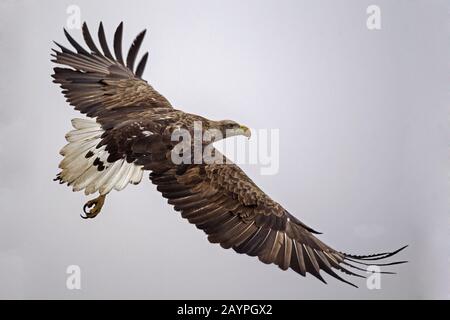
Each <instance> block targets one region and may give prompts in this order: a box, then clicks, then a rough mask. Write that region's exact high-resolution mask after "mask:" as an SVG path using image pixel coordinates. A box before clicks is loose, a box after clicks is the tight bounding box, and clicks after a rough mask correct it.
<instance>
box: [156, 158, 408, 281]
mask: <svg viewBox="0 0 450 320" xmlns="http://www.w3.org/2000/svg"><path fill="white" fill-rule="evenodd" d="M150 179H151V180H152V182H153V183H154V184H156V185H157V189H158V191H160V192H161V193H162V195H163V197H165V198H167V199H168V202H169V204H172V205H174V208H175V210H176V211H181V215H182V217H183V218H185V219H188V221H189V222H190V223H193V224H195V225H196V226H197V228H199V229H201V230H203V231H204V232H205V233H206V234H207V235H208V240H209V241H210V242H212V243H219V244H220V245H221V246H222V247H223V248H226V249H228V248H233V249H234V250H235V251H236V252H238V253H245V254H247V255H249V256H257V257H258V258H259V260H261V261H262V262H264V263H267V264H269V263H274V264H276V265H278V266H279V267H280V268H281V269H283V270H286V269H288V268H291V269H293V270H294V271H296V272H297V273H299V274H301V275H303V276H305V275H306V273H310V274H312V275H314V276H315V277H317V278H318V279H320V280H321V281H323V282H325V280H324V279H323V277H322V276H321V274H320V270H323V271H324V272H326V273H328V274H330V275H331V276H333V277H335V278H337V279H339V280H341V281H343V282H346V283H348V284H350V285H353V286H354V284H352V283H350V282H348V281H347V280H345V279H344V278H342V277H341V276H339V275H338V274H337V273H336V272H335V270H339V271H342V272H344V273H346V274H349V275H353V276H357V277H364V275H361V274H358V273H357V272H356V271H357V270H360V271H364V274H365V273H366V272H365V271H366V269H364V268H363V267H364V266H366V265H378V266H385V265H393V264H399V263H403V262H404V261H399V262H391V263H384V264H383V263H377V261H376V260H380V259H384V258H388V257H390V256H392V255H394V254H396V253H397V252H399V251H400V250H402V249H403V248H401V249H399V250H397V251H394V252H387V253H381V254H375V255H371V256H354V255H349V254H345V253H341V252H338V251H336V250H334V249H332V248H331V247H329V246H327V245H326V244H324V243H323V242H322V241H320V240H319V239H318V238H317V237H316V236H315V235H314V233H317V232H315V231H314V230H313V229H311V228H310V227H308V226H306V225H305V224H303V223H302V222H301V221H299V220H298V219H297V218H295V217H294V216H292V215H291V214H290V213H289V212H287V211H286V210H285V209H284V208H283V207H282V206H281V205H279V204H278V203H276V202H275V201H273V200H272V199H270V198H269V197H268V196H267V195H266V194H265V193H264V192H262V191H261V190H260V189H259V188H258V187H257V186H256V185H255V184H254V182H253V181H252V180H251V179H250V178H248V177H247V175H246V174H245V173H244V172H243V171H242V170H241V169H240V168H239V167H238V166H237V165H234V164H209V165H192V166H190V167H178V168H171V169H170V170H167V171H165V172H163V173H155V172H153V173H151V175H150ZM355 264H359V265H360V266H358V265H355ZM350 268H352V269H354V271H351V270H350ZM386 273H389V272H386Z"/></svg>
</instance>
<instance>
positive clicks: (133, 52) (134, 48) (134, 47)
mask: <svg viewBox="0 0 450 320" xmlns="http://www.w3.org/2000/svg"><path fill="white" fill-rule="evenodd" d="M146 31H147V30H144V31H142V32H141V33H139V34H138V35H137V37H136V39H134V41H133V43H132V44H131V47H130V50H128V55H127V67H128V69H130V70H131V71H133V69H134V61H135V60H136V56H137V53H138V51H139V48H140V47H141V44H142V41H143V40H144V37H145V32H146Z"/></svg>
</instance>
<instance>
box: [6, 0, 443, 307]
mask: <svg viewBox="0 0 450 320" xmlns="http://www.w3.org/2000/svg"><path fill="white" fill-rule="evenodd" d="M73 4H75V5H77V6H78V7H79V8H80V10H81V20H82V21H84V20H86V21H87V22H88V24H89V25H90V26H91V28H92V33H95V30H96V28H97V25H98V22H99V21H103V22H104V26H105V30H106V33H107V36H108V37H109V38H110V39H111V38H112V35H113V33H114V29H115V27H116V26H117V24H118V23H119V22H120V21H124V42H123V43H124V45H126V46H128V44H129V43H130V41H131V40H132V38H133V37H134V36H135V35H136V34H137V33H138V32H139V31H141V30H142V29H144V28H146V29H148V33H147V38H146V40H145V41H144V43H143V45H142V49H141V50H142V52H145V51H147V50H148V51H149V54H150V56H149V61H148V67H147V70H146V72H145V73H144V78H145V79H147V80H148V81H149V82H150V83H151V84H152V85H153V86H154V87H155V88H156V89H157V90H159V91H160V92H161V93H162V94H163V95H165V96H166V97H167V98H168V99H169V101H171V103H172V104H173V105H174V106H175V107H177V108H180V109H182V110H184V111H187V112H191V113H196V114H200V115H203V116H206V117H208V118H212V119H233V120H236V121H238V122H239V123H244V124H246V125H248V126H250V127H252V128H257V129H258V128H259V129H278V130H279V136H280V143H279V157H280V159H279V160H280V161H279V170H278V173H276V174H274V175H261V174H260V167H259V166H258V165H244V166H243V168H244V169H245V170H246V172H247V173H248V174H249V176H250V177H251V178H252V179H253V180H254V181H255V182H256V183H257V184H258V185H259V186H260V187H261V188H262V189H263V190H264V191H265V192H267V193H268V194H269V195H270V196H271V197H272V198H273V199H275V200H277V201H279V202H280V203H281V204H282V205H283V206H284V207H285V208H286V209H287V210H289V211H290V212H291V213H292V214H294V215H295V216H296V217H298V218H299V219H301V220H302V221H303V222H305V223H306V224H308V225H310V226H312V227H313V228H315V229H317V230H319V231H321V232H323V233H324V234H323V235H320V239H321V240H323V241H324V242H326V243H327V244H329V245H330V246H332V247H334V248H336V249H337V250H340V251H345V252H348V253H354V254H369V253H374V252H379V251H385V250H392V249H396V248H398V247H400V246H403V245H405V244H409V245H410V247H409V248H408V249H407V250H405V251H404V252H402V253H401V255H400V256H399V257H398V258H399V259H405V260H409V261H410V263H409V264H407V265H401V266H395V267H392V268H390V269H391V270H393V271H396V272H398V274H397V275H394V276H383V277H382V282H381V289H380V290H368V289H367V288H366V286H365V282H364V281H362V280H358V279H356V280H355V283H356V284H358V285H359V286H360V288H359V289H354V288H352V287H350V286H347V285H345V284H343V283H340V282H338V281H335V280H334V279H332V278H329V277H328V276H325V278H326V280H328V282H329V284H328V285H324V284H322V283H320V282H319V281H317V280H316V279H314V278H313V277H312V276H310V275H309V276H308V277H306V278H303V277H301V276H299V275H298V274H296V273H295V272H293V271H289V272H283V271H281V270H279V269H278V268H277V267H275V266H273V265H270V266H268V265H264V264H262V263H260V262H259V261H258V260H257V259H255V258H250V257H247V256H243V255H238V254H236V253H234V252H233V251H231V250H223V249H222V248H220V247H219V246H218V245H212V244H210V243H208V241H207V240H206V237H205V235H204V234H203V233H202V232H201V231H200V230H197V229H196V228H195V226H193V225H190V224H189V223H188V222H187V221H184V220H183V219H182V218H181V216H180V215H179V213H176V212H174V211H173V210H172V208H171V207H170V206H169V205H167V203H166V201H165V200H164V199H163V198H162V197H161V196H160V194H159V193H158V192H156V190H155V187H154V186H153V185H152V184H151V183H150V182H149V181H148V178H147V174H145V175H144V179H143V180H142V182H141V183H140V184H139V185H138V186H128V187H127V188H126V189H125V190H123V191H121V192H115V191H113V192H112V194H111V195H110V196H109V197H108V198H107V201H106V204H105V206H104V208H103V210H102V213H101V214H100V216H98V217H97V218H96V219H93V220H83V219H81V218H80V217H79V214H80V213H81V208H82V205H83V204H84V203H85V202H86V201H87V200H88V199H87V198H86V197H85V196H84V195H83V194H82V193H73V192H72V191H71V189H70V188H68V187H66V186H62V185H59V184H58V183H55V182H53V181H52V179H53V178H54V176H55V174H56V173H57V172H58V163H59V162H60V160H61V156H60V155H59V153H58V151H59V150H60V148H61V147H62V146H63V145H64V144H65V140H64V135H65V133H66V132H67V131H69V130H70V129H71V126H70V119H72V118H74V117H79V116H80V115H79V114H78V113H77V112H75V111H73V110H72V108H71V107H69V106H68V105H67V104H66V102H65V99H64V98H63V96H62V95H61V93H60V89H59V88H58V87H57V86H56V85H55V84H53V83H52V82H51V77H50V74H51V73H52V67H53V66H52V63H51V62H50V49H51V47H52V46H53V44H52V40H57V41H58V42H60V43H63V44H67V41H66V40H65V39H64V36H63V32H62V28H63V27H64V26H66V23H67V18H68V16H69V15H68V14H67V8H68V7H69V5H73ZM371 4H376V5H378V6H379V8H380V9H381V29H380V30H369V29H368V28H367V26H366V20H367V17H368V15H367V13H366V9H367V7H368V6H369V5H371ZM449 11H450V4H449V3H448V1H425V0H423V1H375V2H374V1H372V0H371V1H365V0H354V1H339V2H338V1H332V0H328V1H324V0H321V1H317V0H314V1H312V0H311V1H286V0H282V1H256V0H252V1H249V0H246V1H237V0H236V1H235V0H233V1H210V0H208V1H206V0H204V1H181V0H180V1H148V0H146V1H133V2H129V1H112V0H109V1H95V2H94V1H82V0H75V1H72V0H71V1H24V0H22V1H12V0H6V1H5V0H2V1H1V2H0V59H1V61H2V63H1V64H0V72H1V75H2V76H1V77H0V96H1V107H0V169H1V177H2V179H1V181H0V201H1V210H0V211H1V213H0V298H32V299H34V298H63V299H70V298H75V299H78V298H88V299H89V298H156V299H157V298H210V299H214V298H247V299H260V298H265V299H310V298H325V299H360V298H368V299H390V298H450V294H449V284H450V274H449V252H450V250H449V249H450V248H449V244H450V241H449V240H450V239H449V238H450V232H449V231H450V230H449V223H450V219H449V212H450V201H449V195H450V188H449V170H448V168H449V166H448V162H449V159H450V157H449V141H450V140H449V138H450V130H449V129H450V127H449V120H450V117H449V105H450V101H449V100H450V99H449V94H448V93H449V88H450V78H449V75H450V73H449V71H450V70H449V68H450V64H449V62H450V60H449V57H450V19H449V14H448V12H449ZM70 32H71V33H72V34H73V35H74V37H75V38H76V39H80V38H81V32H80V30H70ZM89 199H90V198H89ZM69 265H77V266H79V267H80V269H81V289H80V290H68V289H67V288H66V279H67V277H68V275H67V274H66V269H67V267H68V266H69Z"/></svg>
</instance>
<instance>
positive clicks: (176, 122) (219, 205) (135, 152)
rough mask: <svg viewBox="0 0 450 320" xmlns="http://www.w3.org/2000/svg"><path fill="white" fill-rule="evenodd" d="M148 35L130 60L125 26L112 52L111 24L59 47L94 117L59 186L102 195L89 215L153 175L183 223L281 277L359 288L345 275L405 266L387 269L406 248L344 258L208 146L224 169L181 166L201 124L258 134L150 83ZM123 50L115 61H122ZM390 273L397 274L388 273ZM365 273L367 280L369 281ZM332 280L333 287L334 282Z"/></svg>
mask: <svg viewBox="0 0 450 320" xmlns="http://www.w3.org/2000/svg"><path fill="white" fill-rule="evenodd" d="M145 32H146V31H145V30H144V31H142V32H141V33H139V34H138V35H137V37H136V38H135V40H134V41H133V43H132V45H131V47H130V49H129V51H128V53H127V56H126V57H125V58H124V56H123V55H122V34H123V23H120V24H119V26H118V27H117V29H116V31H115V34H114V41H113V43H114V45H113V48H112V50H111V49H110V47H109V46H108V44H107V40H106V39H107V38H106V34H105V31H104V28H103V25H102V23H100V25H99V28H98V42H99V45H100V46H98V45H97V44H96V43H95V42H94V40H93V38H92V36H91V34H90V32H89V29H88V27H87V25H86V23H84V24H83V26H82V33H83V38H84V41H85V42H86V45H87V48H85V47H83V46H82V45H80V44H79V43H78V42H76V41H75V40H74V39H73V38H72V37H71V35H70V34H69V33H68V32H67V31H66V30H64V33H65V36H66V37H67V40H68V41H69V43H70V44H71V45H72V47H73V48H72V49H68V48H66V47H64V46H62V45H60V44H58V43H56V42H55V44H56V46H57V47H58V48H57V49H53V53H52V57H53V59H52V61H53V62H55V63H56V64H58V65H62V66H57V67H55V68H54V74H53V75H52V77H53V78H54V80H53V82H55V83H57V84H59V85H60V87H61V88H62V93H63V94H64V96H65V97H66V99H67V102H68V103H69V104H70V105H72V106H73V107H74V108H75V109H76V110H78V111H79V112H81V113H82V114H84V115H86V116H87V117H84V118H76V119H73V120H72V126H73V128H74V129H73V130H72V131H70V132H68V133H67V134H66V139H67V141H68V144H67V145H66V146H64V147H63V148H62V149H61V151H60V153H61V155H62V156H63V157H64V158H63V160H62V161H61V163H60V165H59V167H60V169H61V171H60V172H59V173H58V174H57V176H56V178H55V180H57V181H59V182H60V183H61V184H63V183H67V185H68V186H72V187H73V191H82V190H84V192H85V194H86V195H90V194H94V193H97V192H98V197H97V198H95V199H92V200H89V201H87V202H86V204H85V205H84V207H83V210H84V212H85V216H83V217H84V218H94V217H95V216H97V215H98V214H99V212H100V211H101V209H102V207H103V205H104V202H105V199H106V196H107V195H108V194H109V193H110V192H111V191H112V190H113V189H115V190H119V191H120V190H122V189H124V188H125V187H126V186H127V185H128V184H138V183H139V182H140V181H141V180H142V176H143V173H144V171H149V172H150V180H151V181H152V183H153V184H155V185H156V186H157V187H156V188H157V190H158V191H159V192H160V193H161V194H162V196H163V197H164V198H167V199H168V203H169V204H171V205H172V206H173V207H174V209H175V210H176V211H179V212H181V216H182V217H183V218H185V219H187V220H188V221H189V222H190V223H192V224H195V225H196V226H197V228H199V229H201V230H203V231H204V232H205V233H206V234H207V235H208V240H209V241H210V242H211V243H218V244H220V245H221V246H222V247H223V248H225V249H228V248H233V249H234V250H235V251H236V252H237V253H241V254H242V253H245V254H247V255H249V256H256V257H258V258H259V260H260V261H262V262H263V263H266V264H272V263H273V264H276V265H277V266H278V267H279V268H281V269H282V270H287V269H289V268H290V269H292V270H294V271H295V272H297V273H299V274H301V275H302V276H305V275H306V273H310V274H312V275H313V276H315V277H317V278H318V279H319V280H321V281H322V282H325V280H324V278H323V277H322V275H321V273H320V271H321V270H322V271H324V272H326V273H328V274H329V275H331V276H332V277H334V278H337V279H339V280H341V281H343V282H345V283H348V284H350V285H352V286H355V285H354V284H353V283H351V282H350V281H348V280H346V279H345V278H343V277H341V275H342V274H341V275H339V274H338V273H336V271H340V272H343V273H345V274H347V275H351V276H356V277H365V276H366V274H367V273H366V267H367V266H369V265H377V266H380V267H381V266H387V265H394V264H400V263H404V262H406V261H395V262H390V263H388V262H383V261H381V262H380V261H379V260H383V259H385V258H389V257H391V256H393V255H394V254H396V253H398V252H399V251H401V250H403V249H404V248H405V247H406V246H405V247H402V248H400V249H398V250H395V251H392V252H385V253H379V254H373V255H359V256H358V255H351V254H346V253H342V252H340V251H337V250H335V249H333V248H331V247H330V246H328V245H326V244H325V243H323V242H322V241H320V240H319V239H318V238H317V234H319V232H316V231H315V230H313V229H312V228H311V227H309V226H307V225H305V224H304V223H303V222H301V221H300V220H299V219H297V218H296V217H295V216H293V215H292V214H290V213H289V212H288V211H287V210H286V209H284V208H283V207H282V206H281V205H280V204H279V203H277V202H275V201H274V200H272V199H271V198H270V197H269V196H268V195H266V194H265V193H264V192H263V191H262V190H261V189H260V188H259V187H258V186H257V185H256V184H255V183H254V182H253V181H252V180H251V179H250V178H249V177H248V176H247V175H246V174H245V173H244V172H243V171H242V170H241V169H240V168H239V167H238V166H237V165H236V164H234V163H232V162H231V161H230V160H229V159H226V158H225V156H224V155H222V154H220V153H219V151H218V150H216V149H214V148H213V147H212V144H211V141H202V142H201V143H202V145H203V146H204V147H210V148H211V150H212V153H213V154H215V155H219V158H220V159H222V160H225V161H223V162H212V163H207V162H206V161H201V162H200V163H195V162H191V163H189V162H187V163H185V162H183V163H178V164H177V163H175V162H174V161H173V158H172V154H173V151H174V150H175V147H176V144H177V143H178V142H177V141H172V140H173V139H172V134H173V132H174V131H176V130H181V129H184V130H186V131H187V132H189V133H193V132H194V123H195V122H200V123H201V124H202V129H201V130H203V131H202V132H204V131H205V130H211V129H214V130H217V131H218V132H220V133H222V134H223V137H224V138H225V137H229V136H233V135H243V136H247V137H250V130H249V129H248V127H246V126H244V125H242V124H239V123H238V122H235V121H232V120H221V121H215V120H210V119H206V118H204V117H202V116H199V115H195V114H191V113H186V112H184V111H182V110H178V109H175V108H174V107H172V105H171V104H170V102H169V101H168V100H167V99H166V98H165V97H164V96H162V95H161V94H160V93H159V92H157V91H156V90H155V89H154V88H153V87H152V86H151V85H150V84H149V83H148V82H147V81H145V80H144V79H142V75H143V72H144V68H145V65H146V62H147V58H148V52H147V53H145V54H144V55H143V56H142V58H141V59H140V60H139V63H137V66H135V62H136V58H137V55H138V51H139V48H140V47H141V44H142V41H143V39H144V36H145ZM113 52H114V54H113ZM380 272H382V273H392V272H388V271H380ZM361 273H362V274H361ZM325 283H326V282H325Z"/></svg>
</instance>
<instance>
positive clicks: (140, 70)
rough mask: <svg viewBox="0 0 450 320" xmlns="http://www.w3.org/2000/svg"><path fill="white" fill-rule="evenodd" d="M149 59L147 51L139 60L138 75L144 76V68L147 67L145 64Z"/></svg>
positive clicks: (139, 76)
mask: <svg viewBox="0 0 450 320" xmlns="http://www.w3.org/2000/svg"><path fill="white" fill-rule="evenodd" d="M147 59H148V52H146V53H145V54H144V55H143V56H142V58H141V61H139V63H138V66H137V68H136V76H137V77H138V78H141V77H142V74H143V73H144V69H145V65H146V63H147Z"/></svg>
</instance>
